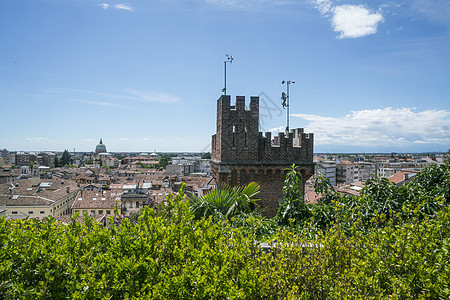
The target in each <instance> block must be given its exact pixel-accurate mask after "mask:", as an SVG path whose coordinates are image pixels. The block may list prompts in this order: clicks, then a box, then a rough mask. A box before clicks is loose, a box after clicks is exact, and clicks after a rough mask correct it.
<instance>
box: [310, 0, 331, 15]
mask: <svg viewBox="0 0 450 300" xmlns="http://www.w3.org/2000/svg"><path fill="white" fill-rule="evenodd" d="M313 4H314V6H315V7H316V8H317V9H318V10H319V12H320V13H321V14H322V15H327V14H328V13H329V12H330V11H331V10H332V8H333V3H332V2H331V1H330V0H315V1H313Z"/></svg>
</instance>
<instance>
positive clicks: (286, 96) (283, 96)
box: [281, 80, 295, 133]
mask: <svg viewBox="0 0 450 300" xmlns="http://www.w3.org/2000/svg"><path fill="white" fill-rule="evenodd" d="M285 83H286V93H285V92H282V93H281V100H283V101H282V102H281V105H282V106H283V108H287V111H286V132H287V133H289V85H290V84H291V83H295V81H293V80H292V81H291V80H287V81H284V80H283V81H282V82H281V84H285Z"/></svg>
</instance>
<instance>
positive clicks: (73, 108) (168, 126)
mask: <svg viewBox="0 0 450 300" xmlns="http://www.w3.org/2000/svg"><path fill="white" fill-rule="evenodd" d="M448 15H450V5H448V2H447V1H441V0H434V1H428V2H426V3H424V2H423V1H415V0H413V1H408V2H407V3H402V4H393V3H391V2H387V1H386V2H385V1H329V0H316V1H305V2H302V1H300V2H295V1H259V0H251V1H239V0H232V1H219V0H216V1H215V0H205V1H181V0H172V1H157V0H155V1H143V0H139V1H127V2H126V3H125V2H123V3H122V2H120V1H95V2H93V1H87V0H65V1H56V0H37V1H9V0H7V1H3V2H2V3H1V4H0V25H1V26H0V34H1V36H2V37H3V38H2V42H3V45H4V47H1V48H0V99H1V103H2V112H3V114H2V127H3V128H2V131H1V134H0V148H6V149H8V150H10V151H15V150H16V151H32V150H33V151H46V150H48V151H63V150H64V149H68V150H69V151H71V150H72V149H73V148H75V149H76V151H80V152H90V151H93V150H94V148H95V145H96V144H97V143H98V141H99V140H100V138H102V139H103V142H104V143H105V144H106V146H107V147H108V151H110V152H140V151H142V152H153V151H155V150H156V151H157V152H209V151H210V142H211V136H212V134H214V132H215V130H216V127H215V122H216V113H215V111H216V100H217V99H218V98H219V97H220V95H221V94H222V93H221V89H222V88H223V64H224V63H223V61H224V60H225V59H226V57H225V54H226V53H229V54H231V55H233V56H234V61H233V63H232V64H228V66H227V73H228V76H227V91H228V94H230V95H231V97H232V99H234V98H235V97H236V96H238V95H243V96H246V101H247V105H248V102H249V99H250V96H258V95H259V96H260V98H261V103H262V105H261V119H262V120H261V121H262V122H261V124H260V127H261V128H260V129H261V131H272V132H274V133H276V132H277V131H283V130H284V126H285V125H286V111H285V110H283V108H282V106H281V99H280V97H281V93H282V92H283V91H285V90H284V88H285V87H284V86H283V85H282V84H281V81H282V80H295V82H296V83H295V84H293V85H291V90H290V96H291V102H290V104H291V105H290V112H291V117H290V128H291V129H293V128H297V127H302V128H305V132H312V133H314V139H315V147H314V148H315V149H314V151H315V152H319V153H321V152H322V153H323V152H352V153H357V152H400V153H403V152H447V151H448V148H449V145H450V105H449V99H450V88H449V87H450V78H449V77H448V70H449V69H450V53H449V52H448V49H450V38H449V37H450V36H449V28H450V18H448Z"/></svg>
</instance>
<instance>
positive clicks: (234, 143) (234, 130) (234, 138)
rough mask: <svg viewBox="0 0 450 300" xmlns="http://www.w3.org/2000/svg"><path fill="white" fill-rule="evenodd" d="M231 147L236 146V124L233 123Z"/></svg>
mask: <svg viewBox="0 0 450 300" xmlns="http://www.w3.org/2000/svg"><path fill="white" fill-rule="evenodd" d="M233 148H236V126H234V125H233Z"/></svg>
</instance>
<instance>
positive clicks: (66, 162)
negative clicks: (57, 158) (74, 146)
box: [60, 149, 71, 166]
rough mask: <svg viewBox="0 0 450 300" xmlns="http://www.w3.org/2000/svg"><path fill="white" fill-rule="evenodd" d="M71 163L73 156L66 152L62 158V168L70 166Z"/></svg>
mask: <svg viewBox="0 0 450 300" xmlns="http://www.w3.org/2000/svg"><path fill="white" fill-rule="evenodd" d="M70 161H71V155H70V153H69V151H67V149H66V150H64V153H63V155H62V157H61V163H60V164H61V166H65V165H70Z"/></svg>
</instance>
